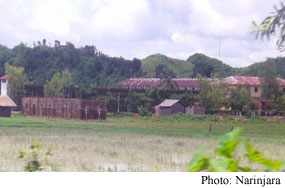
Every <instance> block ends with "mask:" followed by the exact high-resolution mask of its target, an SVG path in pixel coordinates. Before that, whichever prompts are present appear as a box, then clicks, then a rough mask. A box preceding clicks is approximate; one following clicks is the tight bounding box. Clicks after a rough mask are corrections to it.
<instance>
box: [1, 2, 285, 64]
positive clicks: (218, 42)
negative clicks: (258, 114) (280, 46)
mask: <svg viewBox="0 0 285 188" xmlns="http://www.w3.org/2000/svg"><path fill="white" fill-rule="evenodd" d="M278 4H279V0H270V1H268V0H0V7H1V11H0V44H2V45H5V46H7V47H9V48H13V47H14V46H16V45H18V44H20V43H21V42H23V43H24V44H27V45H28V46H33V42H34V41H42V40H43V39H46V40H47V43H48V44H49V45H51V46H53V45H54V41H55V40H59V41H61V44H65V42H72V43H73V44H74V45H75V46H76V47H82V46H85V45H95V46H96V48H97V49H98V50H100V51H101V52H103V53H105V54H108V55H110V56H117V57H120V56H121V57H124V58H126V59H133V58H139V59H142V58H145V57H147V56H148V55H151V54H157V53H160V54H164V55H167V56H169V57H173V58H178V59H184V60H186V59H187V58H188V57H189V56H190V55H193V54H194V53H203V54H205V55H207V56H210V57H214V58H217V59H219V58H220V60H222V61H223V62H224V63H226V64H229V65H231V66H233V67H244V66H248V65H250V64H253V63H255V62H261V61H264V60H266V58H268V57H277V56H283V53H284V52H283V53H282V52H279V51H278V50H277V47H276V45H275V42H276V37H274V36H273V37H272V38H271V39H270V40H267V39H264V40H261V39H258V40H256V37H255V35H253V34H251V30H252V21H253V20H254V21H256V22H257V23H260V22H261V21H262V20H263V19H264V18H265V17H266V16H267V15H269V12H272V11H273V5H278ZM219 46H220V50H219ZM219 54H220V55H219Z"/></svg>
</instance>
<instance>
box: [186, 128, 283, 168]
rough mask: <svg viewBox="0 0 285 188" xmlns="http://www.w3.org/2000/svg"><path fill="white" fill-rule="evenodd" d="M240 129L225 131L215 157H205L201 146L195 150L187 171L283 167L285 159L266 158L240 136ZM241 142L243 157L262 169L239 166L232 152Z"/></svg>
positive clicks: (238, 160)
mask: <svg viewBox="0 0 285 188" xmlns="http://www.w3.org/2000/svg"><path fill="white" fill-rule="evenodd" d="M241 131H242V129H241V128H235V129H234V130H233V131H232V132H230V133H227V134H226V135H225V136H224V137H223V138H222V139H221V140H220V142H219V145H218V146H217V148H216V150H215V153H216V155H217V157H206V156H205V152H206V149H205V148H201V149H200V150H199V151H198V152H196V153H195V154H194V155H193V157H192V160H191V162H190V164H189V169H188V171H190V172H198V171H203V170H206V171H211V172H239V171H240V172H254V171H267V172H272V171H283V170H284V169H285V161H281V160H272V159H267V158H265V157H264V156H263V154H262V153H261V152H260V151H258V150H257V149H256V148H255V147H253V146H252V145H251V144H250V143H249V142H248V141H243V140H242V138H240V134H241ZM240 143H243V144H244V146H245V150H246V153H245V155H244V157H246V158H247V159H249V161H250V162H252V163H257V164H259V165H261V166H263V168H262V169H252V168H250V167H249V166H241V165H240V159H236V158H235V156H234V152H235V151H236V149H237V146H238V145H239V144H240Z"/></svg>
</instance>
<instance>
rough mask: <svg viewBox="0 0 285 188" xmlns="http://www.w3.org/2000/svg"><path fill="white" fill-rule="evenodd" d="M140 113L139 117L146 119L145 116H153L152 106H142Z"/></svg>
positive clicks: (139, 108) (139, 109)
mask: <svg viewBox="0 0 285 188" xmlns="http://www.w3.org/2000/svg"><path fill="white" fill-rule="evenodd" d="M138 112H139V115H140V116H142V117H144V116H151V115H152V113H151V111H150V104H146V105H141V106H139V107H138Z"/></svg>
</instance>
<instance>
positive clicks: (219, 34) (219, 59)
mask: <svg viewBox="0 0 285 188" xmlns="http://www.w3.org/2000/svg"><path fill="white" fill-rule="evenodd" d="M219 60H221V34H219Z"/></svg>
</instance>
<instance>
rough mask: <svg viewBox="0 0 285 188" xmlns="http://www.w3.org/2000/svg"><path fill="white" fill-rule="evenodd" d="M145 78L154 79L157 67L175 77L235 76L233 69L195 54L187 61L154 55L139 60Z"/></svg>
mask: <svg viewBox="0 0 285 188" xmlns="http://www.w3.org/2000/svg"><path fill="white" fill-rule="evenodd" d="M141 63H142V71H143V72H145V77H154V75H155V68H156V66H158V65H166V66H167V67H168V68H169V69H171V70H172V71H173V72H174V73H175V74H176V76H177V77H178V78H179V77H180V78H181V77H197V76H198V75H200V76H202V77H227V76H231V75H234V74H235V69H234V68H232V67H231V66H229V65H226V64H224V63H223V62H222V61H220V60H217V59H215V58H210V57H208V56H206V55H203V54H199V53H196V54H194V55H192V56H190V57H189V58H188V59H187V61H185V60H179V59H174V58H170V57H167V56H165V55H162V54H155V55H150V56H148V57H146V58H145V59H142V60H141Z"/></svg>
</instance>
